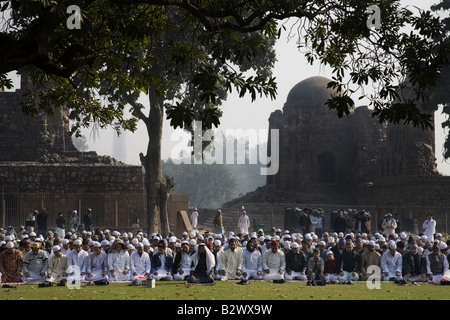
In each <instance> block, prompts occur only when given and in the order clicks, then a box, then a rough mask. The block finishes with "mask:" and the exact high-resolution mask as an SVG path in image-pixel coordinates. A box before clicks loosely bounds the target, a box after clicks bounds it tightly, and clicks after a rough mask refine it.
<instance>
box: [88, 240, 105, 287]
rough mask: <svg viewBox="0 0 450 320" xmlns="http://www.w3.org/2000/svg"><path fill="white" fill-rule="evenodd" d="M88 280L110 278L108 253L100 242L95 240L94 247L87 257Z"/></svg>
mask: <svg viewBox="0 0 450 320" xmlns="http://www.w3.org/2000/svg"><path fill="white" fill-rule="evenodd" d="M85 265H86V281H91V282H94V281H102V280H105V281H107V280H108V255H107V254H106V253H105V252H104V251H103V250H102V244H101V243H100V242H97V241H95V242H94V249H93V252H92V253H91V254H89V256H88V257H87V258H86V261H85Z"/></svg>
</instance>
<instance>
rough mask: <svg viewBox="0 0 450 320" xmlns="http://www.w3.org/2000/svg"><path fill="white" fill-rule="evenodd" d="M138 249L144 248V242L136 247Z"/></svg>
mask: <svg viewBox="0 0 450 320" xmlns="http://www.w3.org/2000/svg"><path fill="white" fill-rule="evenodd" d="M136 247H138V248H143V247H144V244H143V243H142V242H139V243H138V244H137V245H136Z"/></svg>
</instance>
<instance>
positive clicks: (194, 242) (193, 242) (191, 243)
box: [189, 239, 197, 246]
mask: <svg viewBox="0 0 450 320" xmlns="http://www.w3.org/2000/svg"><path fill="white" fill-rule="evenodd" d="M189 244H190V245H191V246H194V245H196V244H197V241H195V239H191V240H189Z"/></svg>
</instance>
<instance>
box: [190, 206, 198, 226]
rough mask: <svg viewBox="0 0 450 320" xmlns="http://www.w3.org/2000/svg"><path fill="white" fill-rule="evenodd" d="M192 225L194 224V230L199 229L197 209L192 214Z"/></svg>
mask: <svg viewBox="0 0 450 320" xmlns="http://www.w3.org/2000/svg"><path fill="white" fill-rule="evenodd" d="M191 224H192V228H194V229H197V224H198V210H197V208H194V211H192V213H191Z"/></svg>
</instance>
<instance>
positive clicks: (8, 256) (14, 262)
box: [0, 242, 23, 282]
mask: <svg viewBox="0 0 450 320" xmlns="http://www.w3.org/2000/svg"><path fill="white" fill-rule="evenodd" d="M22 265H23V256H22V253H21V252H20V250H18V249H16V248H15V246H14V242H8V243H7V244H6V250H4V251H2V252H1V253H0V274H1V276H2V277H1V282H19V281H20V276H21V275H20V273H21V271H22Z"/></svg>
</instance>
